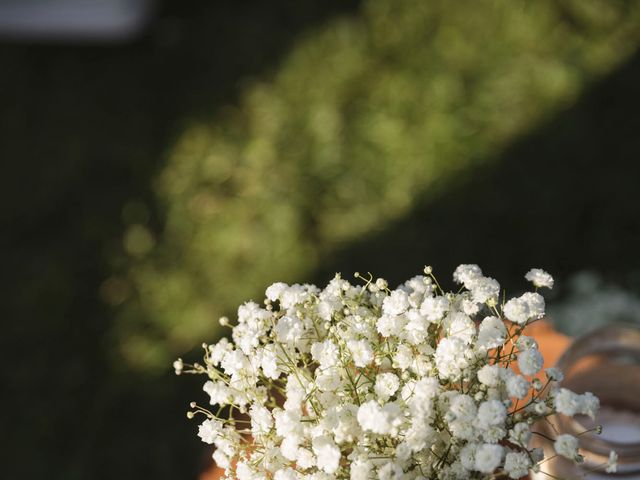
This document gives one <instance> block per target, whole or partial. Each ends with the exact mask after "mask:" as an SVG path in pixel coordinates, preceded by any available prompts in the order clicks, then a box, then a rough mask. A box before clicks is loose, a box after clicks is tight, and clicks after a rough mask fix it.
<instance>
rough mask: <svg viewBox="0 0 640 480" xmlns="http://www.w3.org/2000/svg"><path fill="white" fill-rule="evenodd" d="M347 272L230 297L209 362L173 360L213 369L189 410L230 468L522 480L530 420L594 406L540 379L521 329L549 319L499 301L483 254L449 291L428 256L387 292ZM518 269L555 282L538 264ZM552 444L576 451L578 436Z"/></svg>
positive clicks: (531, 344)
mask: <svg viewBox="0 0 640 480" xmlns="http://www.w3.org/2000/svg"><path fill="white" fill-rule="evenodd" d="M356 277H357V278H359V279H362V280H363V284H362V285H352V284H351V283H349V282H348V281H346V280H344V279H342V278H341V277H340V276H339V275H337V276H336V277H335V278H334V279H333V280H332V281H331V282H330V283H329V284H328V285H327V286H326V287H325V288H324V289H323V290H320V289H318V288H317V287H315V286H313V285H291V286H289V285H285V284H283V283H276V284H274V285H271V286H270V287H269V288H268V289H267V291H266V300H265V304H264V307H261V306H259V305H258V304H256V303H252V302H249V303H246V304H244V305H242V306H241V307H240V308H239V310H238V321H237V324H236V325H235V326H234V327H233V333H232V338H233V342H230V341H228V340H227V339H223V340H221V341H220V342H218V343H217V344H215V345H205V358H204V365H199V364H195V365H187V364H184V363H183V362H182V360H178V361H177V362H176V363H175V364H174V367H175V368H176V372H177V373H181V372H189V373H203V374H206V375H207V376H208V378H209V380H208V381H207V382H206V383H205V384H204V391H205V392H206V393H207V394H208V395H209V397H210V403H211V405H213V407H212V409H207V408H204V407H201V406H197V405H195V404H192V408H193V409H194V410H193V411H190V412H189V416H190V417H193V416H195V414H197V413H200V414H204V415H205V416H206V419H205V420H204V422H203V423H202V424H201V425H200V428H199V432H198V434H199V436H200V437H201V439H202V440H203V441H204V442H206V443H209V444H214V445H215V447H216V448H215V453H214V454H213V456H214V460H215V461H216V463H217V464H218V465H219V466H221V467H223V468H224V469H226V478H228V479H239V480H267V479H273V480H333V479H345V480H346V479H349V480H370V479H379V480H420V479H436V478H437V479H443V480H449V479H466V478H489V477H491V476H502V477H510V478H513V479H517V478H520V477H523V476H525V475H526V474H527V473H528V472H529V470H531V469H534V470H535V469H536V468H537V464H538V463H539V462H540V461H542V460H543V454H542V450H539V449H529V447H528V445H529V439H530V437H531V434H532V432H531V425H532V424H533V423H534V422H535V421H537V420H539V419H542V418H545V417H547V416H549V415H551V414H554V413H556V412H560V413H562V414H565V415H575V414H587V415H593V414H594V412H595V410H596V409H597V407H598V401H597V398H596V397H594V396H593V395H591V394H585V395H576V394H574V393H572V392H570V391H569V390H566V389H560V388H557V386H555V384H556V382H557V381H559V380H561V379H562V375H561V373H560V372H559V371H558V370H557V369H549V370H548V371H547V375H546V382H543V381H541V380H540V379H539V378H536V377H534V376H535V375H537V374H538V373H539V372H540V370H541V369H542V363H543V362H542V355H541V354H540V352H539V350H538V345H537V344H536V342H535V341H534V340H533V339H532V338H529V337H526V336H524V335H521V333H522V330H523V328H524V327H525V326H526V325H527V324H529V323H531V322H532V321H535V320H537V319H540V318H542V317H543V316H544V308H545V304H544V299H543V298H542V296H541V295H539V294H538V293H534V292H528V293H525V294H524V295H522V296H520V297H518V298H515V299H511V300H508V301H507V302H506V303H504V304H501V303H500V302H499V298H500V285H499V284H498V282H497V281H496V280H494V279H492V278H488V277H485V276H484V275H483V274H482V271H481V270H480V268H479V267H478V266H477V265H460V266H459V267H458V268H457V269H456V271H455V273H454V275H453V277H454V280H455V281H456V282H457V283H459V284H462V286H463V288H461V289H460V291H459V292H458V293H446V292H444V291H443V290H442V289H441V288H440V286H439V284H438V283H437V281H436V280H435V277H433V274H432V272H431V268H430V267H426V268H425V275H424V276H416V277H414V278H412V279H410V280H409V281H407V282H406V283H404V284H403V285H401V286H399V287H398V288H397V289H395V290H390V289H389V288H388V285H387V282H386V281H384V280H382V279H377V280H374V279H373V277H371V276H370V275H369V278H368V279H364V278H362V277H361V276H360V275H358V274H356ZM527 278H528V279H530V280H531V281H533V282H534V284H535V285H536V286H537V287H539V286H547V287H551V286H552V285H553V279H552V278H551V276H550V275H549V274H547V273H546V272H543V271H541V270H532V271H531V272H529V273H528V274H527ZM227 322H228V320H226V319H225V320H224V322H223V323H227ZM516 366H517V368H516ZM555 445H556V451H557V453H558V454H559V455H563V456H566V457H569V458H572V459H576V460H579V455H578V450H577V440H576V439H575V438H574V437H571V436H568V435H561V436H559V437H558V438H557V440H556V441H555Z"/></svg>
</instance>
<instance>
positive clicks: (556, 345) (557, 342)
mask: <svg viewBox="0 0 640 480" xmlns="http://www.w3.org/2000/svg"><path fill="white" fill-rule="evenodd" d="M523 333H524V335H528V336H530V337H533V338H535V339H536V341H537V342H538V345H539V347H540V351H541V353H542V355H543V357H544V366H545V368H547V367H552V366H553V365H555V364H556V362H557V361H558V359H559V358H560V356H561V355H562V353H563V352H564V351H565V350H566V349H567V347H568V346H569V345H570V344H571V338H570V337H567V336H566V335H563V334H561V333H559V332H557V331H556V330H555V329H554V328H553V327H552V326H551V324H549V323H548V322H545V321H542V322H535V323H534V324H532V325H529V326H528V327H527V328H525V330H524V332H523ZM223 474H224V471H223V470H222V469H220V468H218V467H216V466H215V465H214V464H213V463H212V465H211V466H210V467H209V468H208V469H206V470H205V471H204V472H202V474H201V475H200V477H199V480H219V479H220V478H222V476H223Z"/></svg>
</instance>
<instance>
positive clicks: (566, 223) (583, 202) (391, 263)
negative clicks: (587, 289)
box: [316, 54, 640, 293]
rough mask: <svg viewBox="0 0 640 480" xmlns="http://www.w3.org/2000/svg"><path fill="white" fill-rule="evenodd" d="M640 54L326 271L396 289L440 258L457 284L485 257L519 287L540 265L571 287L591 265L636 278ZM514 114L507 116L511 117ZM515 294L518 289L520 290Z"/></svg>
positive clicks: (487, 265)
mask: <svg viewBox="0 0 640 480" xmlns="http://www.w3.org/2000/svg"><path fill="white" fill-rule="evenodd" d="M638 111H640V54H636V55H635V56H634V57H633V58H631V59H630V60H629V61H628V62H627V63H626V64H625V65H624V66H622V67H621V68H619V69H618V70H617V71H615V72H613V73H611V74H610V75H608V76H607V78H606V79H603V80H602V81H600V82H598V83H597V84H595V85H593V86H592V87H591V88H590V89H589V90H588V91H587V92H586V93H585V94H584V95H583V96H582V98H581V99H580V100H579V101H578V102H577V103H576V104H575V105H573V106H572V107H571V108H569V109H567V110H566V111H564V112H561V113H559V114H558V115H556V116H554V118H551V119H549V120H548V121H547V122H546V123H544V124H543V125H541V126H540V127H539V128H538V129H536V130H535V131H533V132H530V133H529V134H528V135H526V136H525V137H524V138H521V139H520V140H518V141H517V142H516V143H515V144H513V145H512V146H510V147H509V148H508V149H506V151H504V152H503V153H502V155H501V156H500V157H499V158H495V159H491V160H492V161H491V162H490V165H491V166H490V167H481V168H477V169H470V170H469V173H468V174H466V173H465V174H464V176H461V177H460V178H458V179H456V180H455V181H453V182H451V184H448V185H447V186H446V188H442V189H440V193H439V194H438V195H437V196H436V198H435V199H434V198H433V196H430V197H429V198H428V200H427V201H424V202H423V203H422V206H421V207H419V208H417V209H415V211H414V212H413V213H412V214H411V215H410V216H409V217H407V218H404V219H402V220H400V221H398V222H397V223H395V224H393V225H389V226H388V227H387V228H385V230H384V231H381V232H379V233H377V234H376V235H374V236H372V237H369V238H367V239H366V240H365V241H363V242H362V243H358V244H355V245H350V246H348V247H346V248H345V249H344V250H343V251H341V252H339V253H338V254H337V255H335V256H332V258H331V259H330V260H328V261H326V263H325V267H324V268H323V269H322V271H321V272H320V273H319V274H318V275H317V276H316V279H317V281H318V282H320V283H324V282H326V280H327V278H329V277H330V276H331V275H332V274H333V273H334V272H336V271H342V272H344V273H345V275H346V274H349V275H350V274H351V273H352V272H355V271H360V272H363V271H371V272H373V273H374V274H376V275H380V276H386V277H387V278H389V279H390V280H391V281H392V284H394V285H395V284H397V283H398V282H400V281H402V280H404V279H406V278H409V277H411V276H413V275H417V274H419V273H420V272H421V268H422V266H423V265H425V264H430V265H433V267H434V268H435V269H436V273H438V272H439V274H440V277H441V278H442V281H444V282H445V283H446V284H447V285H451V272H452V271H453V269H454V268H455V266H457V265H458V264H460V263H469V262H471V263H478V264H479V265H481V266H482V268H483V269H484V271H485V273H486V274H487V275H490V276H494V277H496V278H498V279H501V280H502V281H503V284H504V285H503V286H505V287H507V288H509V289H511V290H512V291H513V290H518V289H521V288H524V287H525V280H524V278H523V276H524V273H525V272H526V271H527V270H528V269H529V268H531V267H542V268H546V269H548V270H549V271H551V272H552V273H553V274H554V275H555V276H556V277H557V278H558V280H560V282H559V283H560V284H562V279H563V278H565V277H566V275H567V274H569V273H571V272H575V271H577V270H582V269H593V270H596V271H599V272H601V273H602V274H603V275H604V276H605V278H609V279H611V280H616V281H621V282H629V281H632V280H634V279H632V278H630V276H631V275H633V274H634V273H635V275H637V272H638V270H640V256H639V255H638V250H637V246H638V241H639V240H640V189H639V186H638V182H639V179H640V135H639V133H638V132H640V116H639V115H638ZM505 121H508V119H505ZM514 293H515V292H514Z"/></svg>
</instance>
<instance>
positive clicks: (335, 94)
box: [112, 0, 640, 367]
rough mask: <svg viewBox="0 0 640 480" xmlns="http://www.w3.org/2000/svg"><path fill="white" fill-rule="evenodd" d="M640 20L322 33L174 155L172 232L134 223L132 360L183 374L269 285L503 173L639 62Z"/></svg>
mask: <svg viewBox="0 0 640 480" xmlns="http://www.w3.org/2000/svg"><path fill="white" fill-rule="evenodd" d="M638 24H640V5H639V4H638V3H635V2H606V1H599V0H593V1H582V0H581V1H551V0H548V1H538V2H525V1H516V2H495V1H480V2H478V1H465V2H456V3H455V4H452V3H451V2H447V1H444V0H441V1H429V2H421V1H415V0H402V1H396V0H394V1H391V0H388V1H368V2H364V4H363V5H362V11H361V14H360V15H358V16H357V17H354V18H340V19H336V20H333V21H332V22H330V23H329V24H327V25H325V26H323V27H321V28H319V29H317V30H316V31H313V32H310V33H308V34H307V35H306V38H304V40H303V41H301V42H300V43H299V44H298V45H297V46H296V47H295V48H294V49H293V50H292V51H291V52H290V54H289V55H288V56H287V57H286V58H285V59H284V60H283V61H282V64H281V65H280V67H279V68H278V69H277V71H275V72H274V74H273V75H272V76H269V77H268V78H267V79H263V80H256V81H254V82H253V83H252V84H251V85H249V86H247V87H246V88H245V90H244V92H243V94H242V95H241V98H240V100H239V101H238V103H237V104H236V105H233V106H229V107H228V108H227V109H225V110H223V111H222V112H220V113H219V114H217V115H216V116H215V118H213V119H211V120H210V121H203V120H202V119H199V120H197V121H193V122H191V124H188V125H187V126H186V128H185V129H184V132H183V133H182V135H181V136H180V137H179V138H178V140H177V141H176V143H175V146H174V147H173V148H172V149H171V151H170V152H169V154H168V157H167V163H166V165H165V166H164V168H163V169H162V170H161V171H160V172H159V174H158V176H157V179H156V182H155V192H156V198H157V200H158V202H159V203H160V204H161V207H162V211H163V214H164V229H163V231H162V233H161V235H160V236H159V237H158V239H157V242H156V241H155V240H154V238H153V237H152V235H151V233H150V231H149V230H147V229H146V227H145V226H144V225H143V224H139V223H135V222H134V224H133V226H132V227H131V228H130V230H129V232H128V233H127V237H126V238H127V239H129V240H130V241H129V243H128V245H129V252H130V253H131V254H132V255H133V256H134V257H136V258H137V259H138V260H137V261H135V262H134V264H133V266H132V267H131V268H130V269H129V270H128V271H123V272H121V276H120V277H115V280H114V279H112V281H117V282H121V284H122V285H123V291H125V292H128V294H126V295H123V296H122V298H117V299H116V300H117V302H119V301H121V300H122V301H123V304H122V306H121V309H120V312H121V317H120V331H119V334H120V335H121V337H120V342H121V345H122V346H123V351H124V353H125V356H126V357H127V358H128V360H129V361H130V362H131V363H132V364H135V365H138V366H142V367H153V366H163V365H166V364H167V362H168V361H169V360H170V358H171V357H172V356H173V355H176V354H178V353H180V352H181V351H184V350H186V349H188V348H190V347H191V346H193V345H194V344H196V343H197V341H198V339H203V338H211V337H212V336H213V328H214V327H213V325H214V321H215V319H216V318H217V317H218V316H219V315H221V314H228V313H232V310H233V308H234V307H235V306H236V305H237V304H238V303H240V302H241V301H244V300H246V299H248V298H250V297H253V298H255V299H257V300H259V297H260V296H261V290H262V289H263V288H264V287H265V286H266V285H268V284H269V283H270V282H272V281H275V280H286V281H299V280H303V279H305V278H308V277H309V276H310V275H311V273H312V272H313V271H314V270H316V269H318V268H322V266H323V264H325V263H326V262H327V261H328V259H330V258H331V257H332V255H333V254H334V253H335V252H336V251H338V250H340V249H342V248H344V247H345V246H346V245H349V244H351V243H353V242H355V241H361V240H362V239H363V238H366V236H367V235H371V234H372V233H374V232H377V231H379V230H381V229H383V228H384V227H385V226H387V225H388V224H389V222H391V221H394V220H397V219H399V218H402V217H403V216H404V215H406V214H407V213H408V212H410V211H411V210H412V209H413V208H414V207H415V206H416V205H418V204H421V205H424V204H425V203H428V202H429V201H430V200H429V199H430V198H432V197H433V196H434V194H435V193H438V192H442V191H443V190H444V189H446V188H447V187H448V185H449V184H450V183H451V180H452V179H455V178H457V177H458V176H459V175H469V174H470V172H473V171H475V169H477V168H478V167H479V166H481V165H483V164H488V163H490V162H491V161H492V160H493V159H494V158H495V157H496V156H497V155H499V154H500V152H501V151H502V150H503V149H504V148H505V147H506V146H507V145H508V144H510V143H511V142H513V141H514V139H516V138H517V137H518V136H519V135H521V134H523V133H525V132H527V131H528V130H530V129H531V128H533V127H534V126H535V125H537V124H538V123H540V122H541V121H543V120H545V119H547V118H549V117H550V116H552V115H553V114H554V113H555V112H558V111H560V110H561V109H563V108H565V107H566V106H567V105H569V104H570V103H571V102H573V101H574V100H575V99H576V98H577V97H578V96H579V95H580V93H581V92H582V91H583V90H584V89H585V88H586V87H587V86H589V85H590V84H591V83H592V82H593V81H594V80H596V79H597V78H599V77H600V76H602V75H603V74H605V73H607V72H608V71H610V70H611V69H612V68H614V67H615V66H617V65H619V64H620V63H621V62H622V61H624V60H625V59H626V58H628V57H629V55H630V54H631V53H632V52H633V51H634V50H635V49H636V48H637V46H638V44H639V42H640V30H639V29H638V28H637V25H638ZM528 168H535V166H534V165H530V166H528ZM421 261H423V259H416V262H421ZM125 297H126V300H125ZM117 302H116V303H117ZM140 318H145V319H147V322H148V323H141V322H136V319H140ZM150 331H153V332H154V333H153V334H149V332H150Z"/></svg>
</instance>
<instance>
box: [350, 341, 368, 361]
mask: <svg viewBox="0 0 640 480" xmlns="http://www.w3.org/2000/svg"><path fill="white" fill-rule="evenodd" d="M347 348H348V349H349V351H350V352H351V355H352V357H353V362H354V363H355V364H356V367H366V366H367V365H369V364H370V363H371V362H372V361H373V350H372V349H371V345H370V344H369V342H367V341H366V340H349V341H348V342H347Z"/></svg>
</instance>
